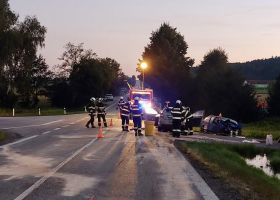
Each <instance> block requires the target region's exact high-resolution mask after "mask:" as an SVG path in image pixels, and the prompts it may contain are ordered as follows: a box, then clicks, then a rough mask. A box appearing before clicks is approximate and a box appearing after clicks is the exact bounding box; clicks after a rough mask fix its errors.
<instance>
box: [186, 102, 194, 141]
mask: <svg viewBox="0 0 280 200" xmlns="http://www.w3.org/2000/svg"><path fill="white" fill-rule="evenodd" d="M184 118H185V119H186V124H185V131H186V132H188V129H189V135H193V114H192V113H191V109H190V107H187V110H186V113H185V117H184Z"/></svg>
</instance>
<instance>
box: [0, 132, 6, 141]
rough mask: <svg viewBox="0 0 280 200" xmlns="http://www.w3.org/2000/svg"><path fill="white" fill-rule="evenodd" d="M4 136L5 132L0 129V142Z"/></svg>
mask: <svg viewBox="0 0 280 200" xmlns="http://www.w3.org/2000/svg"><path fill="white" fill-rule="evenodd" d="M5 138H6V133H4V132H2V131H0V142H1V141H3V140H4V139H5Z"/></svg>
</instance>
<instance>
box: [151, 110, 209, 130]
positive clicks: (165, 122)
mask: <svg viewBox="0 0 280 200" xmlns="http://www.w3.org/2000/svg"><path fill="white" fill-rule="evenodd" d="M171 109H172V107H165V108H164V109H163V110H162V111H161V112H160V113H159V114H158V115H156V116H155V126H157V127H158V131H172V118H173V116H172V114H171ZM203 117H204V110H199V111H196V112H195V113H193V127H201V125H202V122H203ZM184 124H185V122H182V124H181V125H182V131H183V129H184Z"/></svg>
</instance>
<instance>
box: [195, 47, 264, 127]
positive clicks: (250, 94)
mask: <svg viewBox="0 0 280 200" xmlns="http://www.w3.org/2000/svg"><path fill="white" fill-rule="evenodd" d="M244 81H245V80H244V78H243V76H242V75H241V74H240V73H239V72H238V71H236V70H234V69H232V68H230V67H229V65H228V57H227V54H226V52H225V50H223V49H221V48H217V49H213V50H210V51H209V52H208V53H207V54H206V55H205V56H204V59H203V61H202V62H201V65H200V68H199V71H198V75H197V78H196V87H197V95H196V100H197V107H200V108H202V109H205V110H206V113H207V114H214V115H218V114H219V113H222V114H223V116H225V117H229V118H233V119H236V120H241V121H243V122H249V121H254V120H256V119H258V114H259V108H258V107H257V100H256V99H255V95H254V89H253V87H252V86H250V85H244Z"/></svg>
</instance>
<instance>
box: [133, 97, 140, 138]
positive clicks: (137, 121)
mask: <svg viewBox="0 0 280 200" xmlns="http://www.w3.org/2000/svg"><path fill="white" fill-rule="evenodd" d="M131 110H132V116H133V123H134V131H135V136H137V134H138V136H143V134H142V133H141V129H142V115H143V111H142V107H141V105H140V103H139V97H135V99H134V104H132V105H131Z"/></svg>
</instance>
